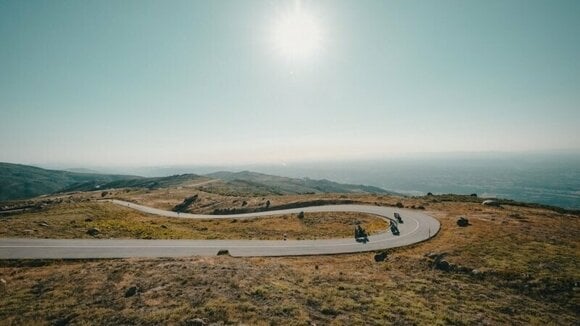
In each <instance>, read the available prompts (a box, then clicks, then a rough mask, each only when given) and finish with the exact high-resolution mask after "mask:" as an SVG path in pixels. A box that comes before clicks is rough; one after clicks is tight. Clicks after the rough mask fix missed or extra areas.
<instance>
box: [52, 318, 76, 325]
mask: <svg viewBox="0 0 580 326" xmlns="http://www.w3.org/2000/svg"><path fill="white" fill-rule="evenodd" d="M72 319H73V316H72V315H70V316H66V317H62V318H58V319H57V320H55V321H53V322H52V325H54V326H66V325H69V324H70V322H71V320H72Z"/></svg>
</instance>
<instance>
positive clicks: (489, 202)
mask: <svg viewBox="0 0 580 326" xmlns="http://www.w3.org/2000/svg"><path fill="white" fill-rule="evenodd" d="M481 204H482V205H485V206H496V207H499V202H498V201H497V200H493V199H488V200H484V201H483V203H481Z"/></svg>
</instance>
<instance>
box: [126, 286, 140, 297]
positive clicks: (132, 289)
mask: <svg viewBox="0 0 580 326" xmlns="http://www.w3.org/2000/svg"><path fill="white" fill-rule="evenodd" d="M135 294H137V287H136V286H132V287H130V288H128V289H127V291H125V298H129V297H132V296H134V295H135Z"/></svg>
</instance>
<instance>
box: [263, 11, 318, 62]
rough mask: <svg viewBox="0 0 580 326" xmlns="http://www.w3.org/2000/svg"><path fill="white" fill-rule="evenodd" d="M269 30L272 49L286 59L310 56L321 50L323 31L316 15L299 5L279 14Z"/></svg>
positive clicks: (301, 58)
mask: <svg viewBox="0 0 580 326" xmlns="http://www.w3.org/2000/svg"><path fill="white" fill-rule="evenodd" d="M271 31H272V35H271V37H272V43H273V45H274V49H275V50H276V52H278V53H279V54H280V55H282V56H283V57H285V58H287V59H290V60H304V59H308V58H312V57H313V56H315V55H316V54H317V53H318V52H319V51H320V50H321V47H322V41H323V37H322V34H323V33H322V29H321V26H320V22H319V20H318V17H316V16H315V15H314V14H312V13H310V12H307V11H306V10H303V9H302V7H301V6H300V5H296V6H295V7H294V8H293V9H291V10H290V11H288V12H284V13H281V14H279V15H278V16H277V17H276V19H275V20H274V26H273V28H272V30H271Z"/></svg>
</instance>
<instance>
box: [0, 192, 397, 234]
mask: <svg viewBox="0 0 580 326" xmlns="http://www.w3.org/2000/svg"><path fill="white" fill-rule="evenodd" d="M357 224H360V225H361V226H362V227H364V228H365V230H367V231H368V232H369V234H373V233H377V232H380V231H385V230H386V229H387V228H388V222H386V221H385V220H383V219H381V218H379V217H377V216H373V215H370V214H362V213H354V212H344V213H337V212H323V213H306V214H305V215H304V218H298V214H286V215H275V216H272V217H267V218H253V219H235V218H228V219H219V220H217V219H216V220H210V219H201V220H197V219H181V218H168V217H159V216H155V215H148V214H144V213H140V212H137V211H135V210H132V209H129V208H123V207H120V206H117V205H115V204H112V203H108V202H94V201H93V202H80V203H71V204H59V205H55V206H51V207H48V208H47V209H45V210H42V211H38V212H26V213H23V214H19V215H17V216H12V217H8V218H3V219H1V220H0V237H33V238H65V239H74V238H107V239H108V238H116V239H260V240H267V239H276V240H280V239H282V238H283V237H284V235H285V234H286V235H287V237H288V239H330V238H345V237H351V236H352V235H353V232H354V231H353V230H354V227H355V225H357ZM90 228H97V229H98V230H99V231H100V233H99V234H98V235H96V236H95V237H93V236H91V235H89V234H87V230H88V229H90Z"/></svg>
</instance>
